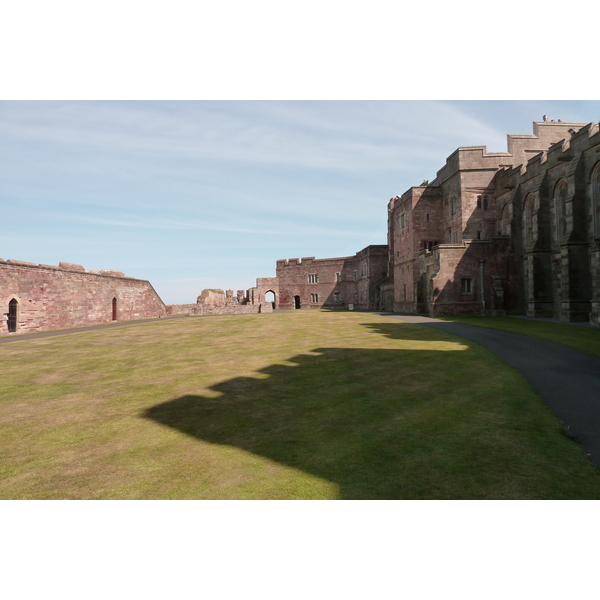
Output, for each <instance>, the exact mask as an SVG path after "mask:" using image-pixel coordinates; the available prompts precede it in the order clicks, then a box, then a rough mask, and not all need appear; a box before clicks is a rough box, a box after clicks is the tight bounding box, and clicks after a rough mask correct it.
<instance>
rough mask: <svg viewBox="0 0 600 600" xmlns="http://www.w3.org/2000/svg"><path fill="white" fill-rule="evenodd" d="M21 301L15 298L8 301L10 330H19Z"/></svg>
mask: <svg viewBox="0 0 600 600" xmlns="http://www.w3.org/2000/svg"><path fill="white" fill-rule="evenodd" d="M18 305H19V303H18V302H17V300H16V299H15V298H13V299H12V300H11V301H10V302H9V303H8V332H9V333H14V332H15V331H16V330H17V307H18Z"/></svg>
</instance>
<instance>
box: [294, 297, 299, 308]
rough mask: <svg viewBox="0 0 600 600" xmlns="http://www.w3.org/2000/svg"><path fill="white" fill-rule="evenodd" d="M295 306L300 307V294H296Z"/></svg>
mask: <svg viewBox="0 0 600 600" xmlns="http://www.w3.org/2000/svg"><path fill="white" fill-rule="evenodd" d="M294 308H296V309H298V308H300V296H294Z"/></svg>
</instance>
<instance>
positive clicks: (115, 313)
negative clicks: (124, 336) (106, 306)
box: [112, 298, 117, 321]
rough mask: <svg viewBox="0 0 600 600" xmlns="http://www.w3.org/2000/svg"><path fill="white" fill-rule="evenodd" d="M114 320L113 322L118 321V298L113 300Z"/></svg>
mask: <svg viewBox="0 0 600 600" xmlns="http://www.w3.org/2000/svg"><path fill="white" fill-rule="evenodd" d="M112 320H113V321H116V320H117V299H116V298H113V299H112Z"/></svg>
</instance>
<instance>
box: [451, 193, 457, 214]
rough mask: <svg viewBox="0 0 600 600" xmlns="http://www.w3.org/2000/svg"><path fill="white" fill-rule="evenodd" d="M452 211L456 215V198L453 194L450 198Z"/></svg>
mask: <svg viewBox="0 0 600 600" xmlns="http://www.w3.org/2000/svg"><path fill="white" fill-rule="evenodd" d="M450 212H451V213H452V214H453V215H454V214H456V198H455V197H454V196H452V199H451V200H450Z"/></svg>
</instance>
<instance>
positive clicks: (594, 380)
mask: <svg viewBox="0 0 600 600" xmlns="http://www.w3.org/2000/svg"><path fill="white" fill-rule="evenodd" d="M382 316H387V317H390V318H394V319H398V320H401V321H405V322H407V323H415V324H418V325H423V326H425V327H428V328H430V329H436V330H438V331H443V332H445V333H450V334H452V335H456V336H459V337H462V338H465V339H467V340H470V341H472V342H475V343H476V344H479V345H480V346H482V347H483V348H485V349H486V350H489V351H490V352H492V353H493V354H495V355H496V356H498V357H499V358H501V359H502V360H503V361H504V362H505V363H507V364H508V365H510V366H511V367H513V368H514V369H516V370H517V371H518V372H519V373H521V374H522V375H523V376H524V377H525V379H527V381H529V383H531V385H532V386H533V387H534V389H535V390H536V392H537V393H538V394H539V395H540V397H541V398H542V399H543V400H544V401H545V402H546V404H548V406H549V407H550V408H551V409H552V410H553V411H554V413H555V414H556V416H557V417H558V418H559V419H560V420H561V421H562V422H563V423H564V425H565V428H566V429H567V431H568V432H569V433H570V434H571V435H573V436H575V437H576V438H577V439H578V440H579V442H580V444H581V446H582V448H583V450H584V451H585V453H586V454H587V455H588V458H589V460H590V461H591V462H592V463H594V464H595V465H596V466H598V467H600V358H599V357H596V356H593V355H591V354H587V353H585V352H581V351H579V350H575V349H574V348H569V347H568V346H563V345H561V344H555V343H553V342H548V341H546V340H541V339H539V338H534V337H531V336H527V335H521V334H518V333H509V332H506V331H499V330H497V329H486V328H485V327H477V326H476V325H464V324H462V323H451V322H448V321H441V320H439V319H433V318H430V317H425V316H417V315H389V314H382Z"/></svg>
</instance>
